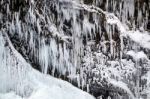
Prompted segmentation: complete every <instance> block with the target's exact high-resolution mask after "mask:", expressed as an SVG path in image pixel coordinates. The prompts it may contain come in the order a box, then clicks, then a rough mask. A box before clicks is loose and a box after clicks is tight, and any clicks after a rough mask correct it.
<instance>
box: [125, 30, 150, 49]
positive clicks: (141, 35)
mask: <svg viewBox="0 0 150 99" xmlns="http://www.w3.org/2000/svg"><path fill="white" fill-rule="evenodd" d="M126 34H127V36H128V37H129V38H131V39H132V40H133V41H134V42H136V43H137V44H139V45H140V46H142V47H144V48H147V49H150V34H149V33H148V32H147V31H144V32H140V31H138V30H137V31H129V32H127V33H126Z"/></svg>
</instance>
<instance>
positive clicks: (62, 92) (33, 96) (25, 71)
mask: <svg viewBox="0 0 150 99" xmlns="http://www.w3.org/2000/svg"><path fill="white" fill-rule="evenodd" d="M1 33H2V34H3V35H1V34H0V44H1V46H0V47H1V50H2V51H1V52H0V59H2V61H5V62H6V60H7V64H5V62H4V63H1V65H0V69H1V70H0V74H2V77H0V81H1V84H0V99H94V97H93V96H91V95H89V94H88V93H86V92H83V91H82V90H80V89H78V88H76V87H74V86H73V85H71V84H69V83H68V82H66V81H62V80H60V79H56V78H54V77H52V76H49V75H46V74H42V73H40V72H39V71H37V70H35V69H33V68H32V67H31V66H30V64H28V63H27V62H26V61H25V59H24V58H23V57H22V56H21V55H20V54H19V53H18V52H17V51H16V50H15V48H14V47H13V45H12V44H11V42H10V40H9V38H8V36H7V34H5V32H1ZM6 42H7V43H8V46H7V47H4V44H5V43H6ZM6 53H7V58H5V57H4V56H5V54H6ZM8 59H9V60H8ZM16 61H17V62H16ZM5 69H6V72H5V71H3V70H5ZM9 69H10V70H9ZM10 72H12V74H11V73H10ZM3 77H6V78H3ZM12 77H13V78H12ZM7 80H8V81H7ZM1 85H4V86H1ZM8 85H9V86H8ZM5 88H6V89H5ZM4 90H6V91H4Z"/></svg>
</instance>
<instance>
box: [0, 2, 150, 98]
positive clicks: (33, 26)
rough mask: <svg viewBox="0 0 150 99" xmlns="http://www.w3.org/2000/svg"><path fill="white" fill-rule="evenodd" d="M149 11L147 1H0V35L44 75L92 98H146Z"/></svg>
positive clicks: (149, 4) (149, 47) (149, 46)
mask: <svg viewBox="0 0 150 99" xmlns="http://www.w3.org/2000/svg"><path fill="white" fill-rule="evenodd" d="M149 12H150V2H149V1H148V0H74V1H72V0H0V32H1V33H4V34H7V35H8V37H9V38H10V42H11V43H12V46H14V48H15V49H16V50H17V51H18V52H19V53H20V54H21V55H22V57H23V58H24V59H25V60H26V61H27V62H28V63H29V64H30V65H31V66H32V67H33V68H35V69H37V70H39V71H40V72H42V73H44V74H50V75H52V76H55V77H57V78H61V79H64V80H67V81H70V82H71V83H72V84H74V85H76V86H78V87H79V88H81V89H83V90H85V91H88V92H90V93H91V94H93V95H94V96H96V97H98V96H101V95H103V96H104V98H107V97H108V96H111V97H112V98H113V97H115V98H116V97H119V96H120V95H121V96H124V97H126V99H128V98H130V97H132V98H134V97H136V98H137V99H138V98H140V97H145V96H146V98H144V99H148V98H147V89H148V88H149V86H148V84H149V82H148V79H149V76H148V74H149V66H150V61H149V60H150V54H149V52H150V38H149V37H150V33H149V31H150V21H149V20H150V14H149ZM0 46H1V45H0ZM5 46H8V45H7V43H6V44H5ZM10 60H11V59H10ZM16 62H17V61H16ZM16 75H17V74H16ZM18 75H19V74H18ZM114 82H115V83H114ZM120 82H121V83H120ZM116 85H118V86H116Z"/></svg>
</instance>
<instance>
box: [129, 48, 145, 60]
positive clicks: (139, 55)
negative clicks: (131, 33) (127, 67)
mask: <svg viewBox="0 0 150 99" xmlns="http://www.w3.org/2000/svg"><path fill="white" fill-rule="evenodd" d="M127 55H130V56H131V57H133V59H134V60H136V61H137V60H139V59H146V60H148V57H147V56H146V54H145V53H144V52H143V51H140V52H134V51H133V50H131V51H128V52H127Z"/></svg>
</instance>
